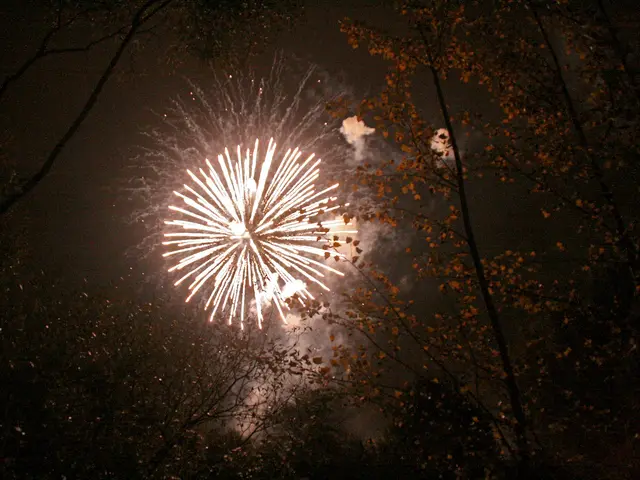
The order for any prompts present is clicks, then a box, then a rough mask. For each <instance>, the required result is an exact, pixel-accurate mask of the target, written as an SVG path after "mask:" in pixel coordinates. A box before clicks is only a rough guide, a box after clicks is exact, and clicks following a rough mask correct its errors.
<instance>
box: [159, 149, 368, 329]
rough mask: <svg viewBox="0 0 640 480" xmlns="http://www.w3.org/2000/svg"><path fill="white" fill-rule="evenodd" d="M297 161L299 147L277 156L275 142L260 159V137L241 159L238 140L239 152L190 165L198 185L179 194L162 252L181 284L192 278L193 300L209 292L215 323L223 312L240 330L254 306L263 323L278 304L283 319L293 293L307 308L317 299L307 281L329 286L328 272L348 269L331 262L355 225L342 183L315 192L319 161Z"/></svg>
mask: <svg viewBox="0 0 640 480" xmlns="http://www.w3.org/2000/svg"><path fill="white" fill-rule="evenodd" d="M301 158H302V152H301V151H300V150H299V149H298V148H296V149H293V150H292V149H289V150H287V151H286V153H285V154H284V155H283V156H282V157H281V158H280V159H279V160H277V159H276V144H275V142H274V141H273V139H271V140H270V141H269V144H268V147H267V150H266V154H265V155H264V157H263V158H261V157H260V151H259V142H258V140H256V142H255V145H254V147H253V149H252V150H251V149H249V148H247V149H246V151H245V152H244V155H243V152H242V150H241V148H240V146H238V147H237V150H236V154H235V155H231V154H230V153H229V151H228V150H227V149H225V153H224V155H218V159H217V164H215V166H214V164H212V163H211V162H210V161H209V160H208V159H206V160H205V164H206V169H205V168H201V169H200V170H199V172H198V173H194V172H192V171H190V170H188V171H187V173H188V175H189V177H190V179H191V181H192V182H193V183H192V184H191V185H184V189H185V190H184V193H180V192H174V193H175V195H176V196H178V197H179V198H180V199H181V200H182V206H173V205H172V206H170V207H169V208H170V209H171V210H172V211H173V212H175V215H176V216H177V217H178V218H174V219H170V220H166V221H165V223H166V224H167V225H169V226H170V228H171V230H170V231H169V232H167V233H165V234H164V236H165V241H164V242H163V243H164V245H166V246H168V247H169V251H168V252H166V253H165V254H164V256H165V257H170V258H174V257H175V258H177V259H178V260H177V263H175V264H174V265H173V266H172V267H171V268H170V269H169V272H176V271H180V272H181V273H182V272H184V273H182V276H181V277H180V278H179V279H178V280H177V281H176V282H175V285H180V284H182V283H183V282H185V281H188V282H190V284H189V290H190V293H189V295H188V297H187V301H189V300H190V299H191V298H192V297H193V296H194V295H196V294H197V293H198V292H206V293H204V295H205V297H206V303H205V309H207V308H209V307H211V316H210V320H213V318H214V316H215V315H216V313H218V312H221V313H223V312H224V314H225V315H228V320H229V323H231V322H232V320H233V319H234V318H239V320H240V324H241V326H242V324H243V321H244V318H245V315H246V314H247V313H248V311H249V310H250V309H251V308H252V306H255V312H256V316H257V320H258V325H259V326H262V322H263V312H262V308H263V307H264V306H265V305H269V304H273V305H275V307H276V308H277V310H278V312H279V314H280V317H281V318H282V320H283V321H284V322H285V323H286V315H285V311H286V310H288V309H289V308H290V307H289V305H288V303H287V299H289V298H292V297H295V299H296V300H298V301H299V302H300V303H301V304H302V305H304V304H305V303H304V302H305V300H309V299H313V298H314V297H313V296H312V294H311V292H310V291H309V289H308V287H307V286H308V285H309V286H310V285H311V284H315V285H317V286H318V287H320V288H321V289H323V290H326V291H329V287H328V286H327V285H326V283H325V282H324V281H323V278H324V277H325V273H329V274H337V275H343V274H342V273H341V272H340V271H339V270H336V269H335V268H332V267H331V266H329V265H327V264H326V262H325V260H326V259H327V257H329V256H334V255H337V256H338V258H340V257H341V256H342V254H340V253H336V252H334V253H330V250H331V249H332V248H333V247H335V246H337V245H338V244H336V243H335V242H334V240H336V239H339V238H340V235H343V234H353V233H356V231H355V230H348V229H347V228H349V225H350V224H348V223H347V224H346V225H345V222H344V221H343V219H342V218H341V217H339V216H337V213H338V212H336V210H338V209H339V208H341V206H340V205H337V204H335V201H336V197H334V196H331V193H332V192H334V191H335V190H336V188H337V187H338V184H334V185H332V186H330V187H328V188H325V189H323V190H320V191H316V188H315V183H314V182H315V181H316V180H317V179H318V177H319V176H320V169H319V165H320V163H321V161H320V160H319V159H315V156H314V155H313V154H311V155H309V156H308V157H307V158H306V159H304V160H301ZM345 206H346V205H345ZM332 212H333V213H332ZM327 214H329V215H330V217H331V218H330V219H328V220H326V221H319V219H321V218H326V216H327Z"/></svg>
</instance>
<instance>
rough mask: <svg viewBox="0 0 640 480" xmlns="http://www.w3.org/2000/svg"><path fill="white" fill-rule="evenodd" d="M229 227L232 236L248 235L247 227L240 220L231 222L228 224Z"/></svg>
mask: <svg viewBox="0 0 640 480" xmlns="http://www.w3.org/2000/svg"><path fill="white" fill-rule="evenodd" d="M229 229H230V230H231V233H232V234H233V236H234V237H242V236H245V234H246V236H247V237H248V236H249V232H247V227H245V225H244V223H242V222H231V223H230V224H229Z"/></svg>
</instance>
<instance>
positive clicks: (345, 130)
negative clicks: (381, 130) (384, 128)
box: [340, 115, 376, 161]
mask: <svg viewBox="0 0 640 480" xmlns="http://www.w3.org/2000/svg"><path fill="white" fill-rule="evenodd" d="M375 131H376V129H375V128H371V127H367V126H366V125H365V123H364V122H363V121H362V120H358V117H357V116H355V115H354V116H353V117H349V118H345V119H344V120H343V121H342V127H340V133H341V134H342V135H343V136H344V139H345V140H346V141H347V142H348V143H349V144H350V145H352V146H353V147H354V148H355V161H360V160H362V157H363V155H364V151H365V141H364V137H366V136H367V135H371V134H372V133H373V132H375Z"/></svg>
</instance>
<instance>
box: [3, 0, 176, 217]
mask: <svg viewBox="0 0 640 480" xmlns="http://www.w3.org/2000/svg"><path fill="white" fill-rule="evenodd" d="M172 1H173V0H164V1H162V2H160V0H148V1H147V2H145V4H144V5H142V7H140V9H139V10H138V12H137V13H136V14H135V16H134V17H133V20H132V22H131V26H130V28H129V32H128V33H127V35H126V36H125V37H124V38H123V39H122V42H121V43H120V46H119V47H118V49H117V50H116V52H115V54H114V55H113V57H112V58H111V61H110V62H109V64H108V65H107V68H106V69H105V71H104V72H103V74H102V76H101V77H100V79H99V80H98V83H96V86H95V87H94V89H93V92H91V95H90V96H89V98H88V99H87V102H86V103H85V105H84V107H83V108H82V110H81V111H80V113H79V114H78V116H77V117H76V119H75V120H74V121H73V123H72V124H71V126H70V127H69V129H68V130H67V131H66V133H65V134H64V135H63V136H62V138H61V139H60V140H59V141H58V143H57V144H56V145H55V147H53V150H52V151H51V152H50V153H49V156H48V157H47V159H46V160H45V162H44V163H43V164H42V166H41V167H40V169H39V170H38V171H37V172H36V173H35V174H34V175H33V176H32V177H31V178H29V179H28V180H27V181H26V182H24V184H23V185H22V186H21V187H20V188H19V189H18V191H16V192H14V193H12V194H10V195H9V196H8V197H7V198H5V199H3V200H2V203H0V216H2V215H4V214H6V213H7V212H8V211H9V210H10V209H11V207H13V206H14V205H15V204H16V203H17V202H18V201H20V200H22V199H23V198H25V197H26V196H27V195H28V194H29V193H31V191H32V190H33V189H35V188H36V187H37V186H38V185H39V184H40V182H41V181H42V180H43V179H44V178H45V177H46V176H47V175H48V174H49V172H50V171H51V169H52V168H53V165H54V164H55V162H56V160H57V159H58V157H59V156H60V154H61V153H62V151H63V150H64V148H65V147H66V146H67V144H68V143H69V141H70V140H71V139H72V138H73V136H74V135H75V133H76V132H77V131H78V129H79V128H80V126H81V125H82V124H83V122H84V120H85V119H86V118H87V117H88V116H89V113H90V112H91V110H92V109H93V107H94V106H95V104H96V102H97V101H98V98H99V96H100V94H101V93H102V90H103V88H104V86H105V85H106V83H107V81H108V80H109V78H110V77H111V75H112V74H113V71H114V70H115V68H116V66H117V65H118V62H119V61H120V58H121V57H122V55H123V54H124V52H125V50H126V49H127V47H128V46H129V44H130V43H131V41H132V40H133V38H134V37H135V35H136V33H137V32H138V30H139V29H140V27H141V26H142V25H143V24H144V23H145V22H147V21H149V20H150V19H151V18H152V17H153V16H154V15H155V14H156V13H158V12H159V11H161V10H162V9H163V8H165V7H167V6H168V5H169V4H170V3H171V2H172ZM154 6H155V9H153V10H152V11H151V12H149V9H150V8H151V7H154Z"/></svg>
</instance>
